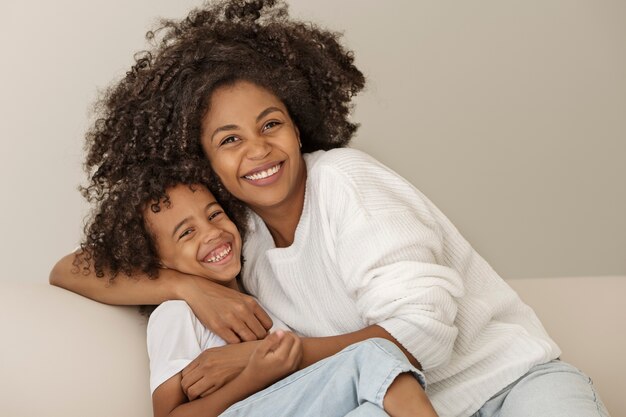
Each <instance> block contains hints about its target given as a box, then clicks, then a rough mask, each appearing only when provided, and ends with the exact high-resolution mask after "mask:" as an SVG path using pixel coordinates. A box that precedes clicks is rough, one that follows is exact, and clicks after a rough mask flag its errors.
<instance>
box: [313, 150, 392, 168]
mask: <svg viewBox="0 0 626 417" xmlns="http://www.w3.org/2000/svg"><path fill="white" fill-rule="evenodd" d="M304 159H305V161H306V163H307V167H308V169H309V172H311V171H317V170H324V169H327V168H329V167H332V168H334V169H338V170H345V171H350V170H351V169H354V168H358V167H359V166H363V165H366V166H371V165H382V164H380V162H378V161H377V160H376V159H374V158H373V157H372V156H370V155H368V154H367V153H365V152H363V151H360V150H358V149H354V148H335V149H331V150H328V151H316V152H312V153H309V154H305V155H304Z"/></svg>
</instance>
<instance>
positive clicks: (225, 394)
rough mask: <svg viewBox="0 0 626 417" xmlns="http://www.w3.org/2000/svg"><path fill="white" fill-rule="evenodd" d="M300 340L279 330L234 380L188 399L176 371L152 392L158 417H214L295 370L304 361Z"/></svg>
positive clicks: (155, 413) (259, 349) (253, 355)
mask: <svg viewBox="0 0 626 417" xmlns="http://www.w3.org/2000/svg"><path fill="white" fill-rule="evenodd" d="M301 354H302V346H301V343H300V339H299V338H298V337H297V336H295V335H294V334H293V333H285V332H282V331H279V332H277V333H273V334H272V335H270V336H269V337H268V338H266V339H265V340H263V341H262V342H260V344H258V345H256V348H255V350H254V352H253V353H252V355H251V357H250V360H249V362H248V365H247V366H246V368H245V369H244V370H243V371H242V372H241V373H240V374H239V375H237V376H236V377H235V378H234V379H233V380H231V381H230V382H228V383H227V384H225V385H224V386H222V387H221V388H219V389H218V390H216V391H215V392H213V393H211V394H208V395H206V396H204V397H202V398H199V399H196V400H193V401H191V402H187V397H186V396H185V394H184V392H183V390H182V387H181V379H182V375H181V373H180V372H179V373H177V374H176V375H174V376H173V377H171V378H170V379H168V380H167V381H165V382H164V383H163V384H161V385H160V386H159V387H158V388H157V389H156V390H155V391H154V393H153V394H152V405H153V410H154V416H155V417H165V416H167V417H174V416H175V417H192V416H195V417H199V416H202V417H205V416H207V417H212V416H218V415H220V414H221V413H222V412H224V411H225V410H226V409H227V408H228V407H230V406H231V405H233V404H235V403H236V402H238V401H241V400H243V399H245V398H247V397H248V396H250V395H252V394H254V393H256V392H258V391H260V390H261V389H263V388H265V387H266V386H268V385H270V384H271V383H273V382H274V381H276V380H278V379H279V378H281V377H283V376H285V375H287V374H289V373H291V372H293V371H294V370H295V368H296V365H297V363H298V362H300V360H301Z"/></svg>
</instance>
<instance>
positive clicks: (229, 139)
mask: <svg viewBox="0 0 626 417" xmlns="http://www.w3.org/2000/svg"><path fill="white" fill-rule="evenodd" d="M238 140H239V138H238V137H237V136H228V137H227V138H224V140H223V141H222V142H221V143H220V146H221V145H228V144H229V143H234V142H236V141H238Z"/></svg>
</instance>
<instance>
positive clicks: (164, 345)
mask: <svg viewBox="0 0 626 417" xmlns="http://www.w3.org/2000/svg"><path fill="white" fill-rule="evenodd" d="M268 314H269V315H270V317H271V318H272V320H273V321H274V326H273V327H272V330H276V329H284V330H289V327H287V325H285V324H284V323H283V322H282V321H280V320H279V319H278V318H276V317H275V316H273V315H272V314H271V313H269V312H268ZM147 342H148V356H149V357H150V393H154V390H155V389H157V387H158V386H159V385H161V384H162V383H164V382H165V381H167V380H168V379H170V378H171V377H172V376H174V375H176V374H177V373H179V372H180V371H182V370H183V368H184V367H185V366H187V365H189V363H191V361H193V360H194V359H195V358H196V357H197V356H198V355H200V353H202V352H203V351H204V350H206V349H210V348H213V347H219V346H224V345H226V342H225V341H224V340H223V339H222V338H220V337H219V336H218V335H216V334H215V333H213V332H212V331H210V330H209V329H207V328H206V327H204V325H203V324H202V323H201V322H200V320H198V318H197V317H196V316H195V315H194V314H193V311H192V310H191V308H190V307H189V305H188V304H187V303H186V302H185V301H182V300H172V301H166V302H164V303H163V304H161V305H160V306H158V307H157V308H156V310H154V312H153V313H152V314H151V315H150V320H149V321H148V336H147Z"/></svg>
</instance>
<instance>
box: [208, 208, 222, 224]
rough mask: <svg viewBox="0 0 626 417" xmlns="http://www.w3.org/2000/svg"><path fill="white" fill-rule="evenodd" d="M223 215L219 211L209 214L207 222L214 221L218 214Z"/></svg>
mask: <svg viewBox="0 0 626 417" xmlns="http://www.w3.org/2000/svg"><path fill="white" fill-rule="evenodd" d="M222 213H224V212H223V211H221V210H218V211H214V212H213V213H211V214H209V221H211V220H213V219H215V218H216V217H217V216H219V215H220V214H222Z"/></svg>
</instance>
